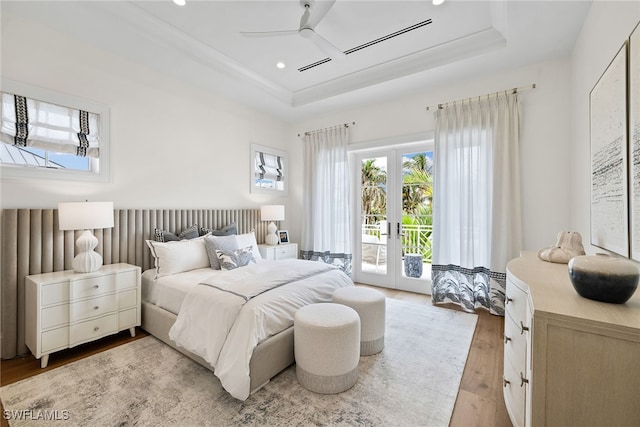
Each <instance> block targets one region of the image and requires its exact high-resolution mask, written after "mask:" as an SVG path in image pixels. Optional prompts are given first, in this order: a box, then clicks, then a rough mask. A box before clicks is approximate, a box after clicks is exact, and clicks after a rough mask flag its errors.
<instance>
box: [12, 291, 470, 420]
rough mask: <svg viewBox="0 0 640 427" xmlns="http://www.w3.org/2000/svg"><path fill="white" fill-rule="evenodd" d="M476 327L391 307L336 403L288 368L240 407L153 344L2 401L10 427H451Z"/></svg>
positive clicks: (34, 381)
mask: <svg viewBox="0 0 640 427" xmlns="http://www.w3.org/2000/svg"><path fill="white" fill-rule="evenodd" d="M476 320H477V316H476V315H474V314H468V313H463V312H458V311H453V310H448V309H445V308H440V307H434V306H431V305H417V304H410V303H405V302H402V301H397V300H392V299H387V328H386V334H385V348H384V350H383V351H382V352H381V353H379V354H377V355H374V356H366V357H361V358H360V364H359V371H360V372H359V378H358V382H357V383H356V385H355V386H354V387H353V388H351V389H350V390H347V391H346V392H344V393H340V394H335V395H320V394H315V393H312V392H310V391H307V390H306V389H304V388H303V387H301V386H300V385H299V384H298V382H297V380H296V375H295V366H291V367H289V368H288V369H286V370H285V371H283V372H282V373H280V374H279V375H278V376H276V377H275V378H274V379H272V380H271V382H270V383H268V384H267V385H266V386H265V387H263V388H262V389H260V390H258V391H257V392H256V393H254V394H253V395H251V396H250V397H249V399H247V400H246V401H245V402H241V401H238V400H236V399H234V398H232V397H231V396H230V395H229V394H228V393H226V392H225V391H224V390H223V389H222V388H221V386H220V383H219V381H218V380H217V379H216V378H215V377H214V375H213V374H212V373H211V371H209V370H207V369H205V368H203V367H202V366H200V365H198V364H197V363H195V362H193V361H191V360H190V359H188V358H186V357H185V356H183V355H182V354H180V353H178V352H177V351H175V350H173V349H172V348H170V347H168V346H166V345H165V344H163V343H161V342H160V341H158V340H156V339H155V338H153V337H151V336H149V337H145V338H142V339H140V340H136V341H133V342H131V343H128V344H125V345H122V346H119V347H116V348H113V349H111V350H107V351H105V352H103V353H100V354H96V355H94V356H91V357H88V358H86V359H83V360H79V361H77V362H74V363H71V364H69V365H65V366H62V367H60V368H57V369H54V370H51V371H48V372H45V373H43V374H40V375H37V376H35V377H32V378H28V379H26V380H23V381H21V382H18V383H15V384H11V385H8V386H5V387H3V388H2V389H0V397H1V398H2V403H3V405H4V409H5V415H7V412H6V411H9V412H8V413H9V414H14V415H17V416H22V417H23V418H26V419H23V420H10V425H12V426H14V425H16V426H17V425H37V426H42V425H48V424H51V423H53V424H60V425H65V426H69V425H86V426H116V425H120V426H123V425H142V426H161V425H167V426H173V425H179V426H206V425H208V426H236V425H260V426H264V425H269V426H271V425H278V426H288V425H295V426H307V425H316V426H343V425H344V426H347V425H357V426H448V424H449V420H450V418H451V413H452V411H453V406H454V404H455V400H456V396H457V393H458V387H459V385H460V379H461V377H462V372H463V370H464V365H465V362H466V359H467V354H468V351H469V346H470V344H471V340H472V337H473V332H474V330H475V325H476ZM15 411H17V412H15ZM47 418H49V419H50V418H54V419H56V418H57V419H58V421H48V422H47V421H43V419H47Z"/></svg>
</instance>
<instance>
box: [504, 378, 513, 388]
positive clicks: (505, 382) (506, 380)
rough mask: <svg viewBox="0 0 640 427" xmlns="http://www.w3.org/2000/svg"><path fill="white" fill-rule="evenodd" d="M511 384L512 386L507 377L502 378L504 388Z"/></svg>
mask: <svg viewBox="0 0 640 427" xmlns="http://www.w3.org/2000/svg"><path fill="white" fill-rule="evenodd" d="M509 384H511V381H509V380H508V379H506V378H505V377H502V387H506V386H507V385H509Z"/></svg>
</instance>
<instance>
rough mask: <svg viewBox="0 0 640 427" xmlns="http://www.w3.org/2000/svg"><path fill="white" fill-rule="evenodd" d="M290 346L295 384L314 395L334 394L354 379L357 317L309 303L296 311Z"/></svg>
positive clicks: (336, 307) (357, 352) (334, 306)
mask: <svg viewBox="0 0 640 427" xmlns="http://www.w3.org/2000/svg"><path fill="white" fill-rule="evenodd" d="M293 343H294V352H295V359H296V376H297V377H298V382H299V383H300V384H301V385H302V386H303V387H304V388H306V389H307V390H311V391H313V392H316V393H323V394H334V393H340V392H343V391H345V390H348V389H350V388H351V387H353V385H354V384H355V383H356V381H357V380H358V362H359V360H360V318H359V317H358V313H356V312H355V310H353V309H351V308H349V307H347V306H345V305H340V304H331V303H321V304H310V305H306V306H304V307H302V308H300V309H299V310H298V311H296V315H295V317H294V321H293Z"/></svg>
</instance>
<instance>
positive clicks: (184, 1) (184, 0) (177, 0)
mask: <svg viewBox="0 0 640 427" xmlns="http://www.w3.org/2000/svg"><path fill="white" fill-rule="evenodd" d="M173 2H174V3H175V4H177V5H178V6H184V5H185V4H187V0H173Z"/></svg>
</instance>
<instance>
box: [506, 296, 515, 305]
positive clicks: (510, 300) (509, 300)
mask: <svg viewBox="0 0 640 427" xmlns="http://www.w3.org/2000/svg"><path fill="white" fill-rule="evenodd" d="M510 302H513V298H509V297H505V298H504V305H507V304H509V303H510Z"/></svg>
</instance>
